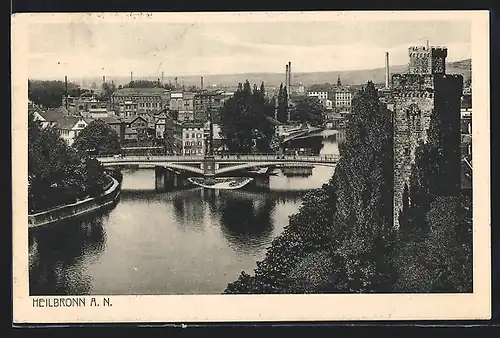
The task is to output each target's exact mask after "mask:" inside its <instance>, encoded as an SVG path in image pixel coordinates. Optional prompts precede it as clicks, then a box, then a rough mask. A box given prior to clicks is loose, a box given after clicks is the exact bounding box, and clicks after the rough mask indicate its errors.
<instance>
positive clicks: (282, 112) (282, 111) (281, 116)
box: [276, 83, 288, 123]
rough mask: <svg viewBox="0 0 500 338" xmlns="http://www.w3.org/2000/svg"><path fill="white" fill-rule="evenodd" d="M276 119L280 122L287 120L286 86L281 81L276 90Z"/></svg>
mask: <svg viewBox="0 0 500 338" xmlns="http://www.w3.org/2000/svg"><path fill="white" fill-rule="evenodd" d="M276 119H277V120H278V121H280V122H281V123H287V122H288V96H287V91H286V87H283V83H282V84H280V89H279V92H278V107H277V113H276Z"/></svg>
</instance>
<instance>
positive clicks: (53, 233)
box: [29, 215, 106, 295]
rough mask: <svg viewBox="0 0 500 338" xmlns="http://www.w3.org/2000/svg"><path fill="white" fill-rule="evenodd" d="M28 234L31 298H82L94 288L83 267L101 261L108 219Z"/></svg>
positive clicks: (86, 221) (92, 219) (50, 228)
mask: <svg viewBox="0 0 500 338" xmlns="http://www.w3.org/2000/svg"><path fill="white" fill-rule="evenodd" d="M92 217H93V218H85V219H83V220H80V221H76V222H72V223H71V222H68V223H64V224H61V225H55V226H51V227H46V228H42V229H34V230H32V231H30V232H29V244H30V246H29V257H30V271H29V278H30V295H83V294H89V292H90V291H91V288H92V280H91V278H90V277H89V276H88V275H86V274H85V273H84V271H85V270H84V269H82V268H81V266H82V265H88V264H90V263H92V262H94V261H96V260H97V259H98V258H99V255H100V254H101V253H102V252H103V250H104V247H105V245H106V233H105V231H104V228H103V221H105V219H106V215H101V216H98V217H96V216H95V215H94V216H92Z"/></svg>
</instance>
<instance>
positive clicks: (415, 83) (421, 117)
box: [389, 46, 463, 228]
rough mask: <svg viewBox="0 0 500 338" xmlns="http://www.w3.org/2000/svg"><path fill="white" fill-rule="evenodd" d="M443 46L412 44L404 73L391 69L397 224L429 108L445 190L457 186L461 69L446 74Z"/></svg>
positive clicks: (456, 190)
mask: <svg viewBox="0 0 500 338" xmlns="http://www.w3.org/2000/svg"><path fill="white" fill-rule="evenodd" d="M446 55H447V49H446V48H443V47H430V48H429V47H428V46H425V47H423V46H416V47H410V48H409V65H408V73H407V74H393V75H392V88H391V95H390V105H389V107H390V109H391V110H392V112H393V123H394V134H393V144H394V145H393V151H394V193H393V225H394V227H395V228H399V214H400V212H401V210H402V206H403V191H404V188H405V185H407V186H408V188H410V174H411V168H412V166H413V164H414V162H415V150H416V148H417V146H418V145H419V144H420V143H421V142H424V143H426V142H427V141H428V137H427V131H428V128H429V125H430V120H431V114H432V112H433V111H435V112H436V113H437V118H438V119H439V120H440V121H439V122H440V123H439V125H440V126H441V130H442V131H443V137H444V138H445V139H446V142H443V154H444V157H443V158H444V161H443V166H440V169H442V170H444V172H445V173H446V176H445V177H446V178H447V182H446V183H444V184H443V186H444V187H445V188H444V189H445V191H446V193H447V194H450V195H453V194H455V193H456V194H458V193H459V191H460V100H461V95H462V88H463V77H462V76H461V75H455V74H446V73H445V66H444V65H445V62H446Z"/></svg>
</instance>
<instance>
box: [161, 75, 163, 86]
mask: <svg viewBox="0 0 500 338" xmlns="http://www.w3.org/2000/svg"><path fill="white" fill-rule="evenodd" d="M163 84H164V82H163V72H161V85H162V86H163Z"/></svg>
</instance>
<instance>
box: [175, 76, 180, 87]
mask: <svg viewBox="0 0 500 338" xmlns="http://www.w3.org/2000/svg"><path fill="white" fill-rule="evenodd" d="M178 85H179V83H178V82H177V76H176V77H175V88H177V86H178Z"/></svg>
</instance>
